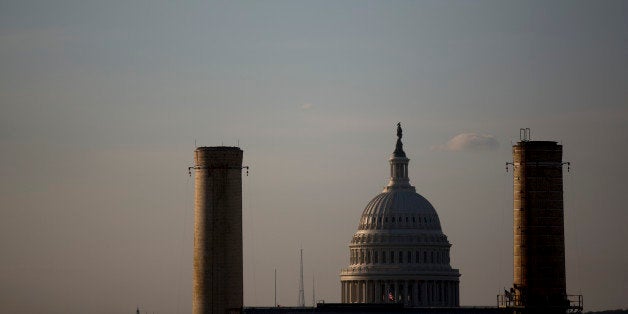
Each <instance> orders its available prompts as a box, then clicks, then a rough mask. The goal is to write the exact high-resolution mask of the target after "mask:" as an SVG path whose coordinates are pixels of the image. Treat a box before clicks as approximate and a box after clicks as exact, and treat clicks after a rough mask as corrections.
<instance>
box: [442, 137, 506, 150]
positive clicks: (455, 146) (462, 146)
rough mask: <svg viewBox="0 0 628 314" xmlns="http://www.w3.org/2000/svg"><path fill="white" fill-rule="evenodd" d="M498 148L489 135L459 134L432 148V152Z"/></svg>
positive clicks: (495, 141)
mask: <svg viewBox="0 0 628 314" xmlns="http://www.w3.org/2000/svg"><path fill="white" fill-rule="evenodd" d="M497 147H499V143H498V142H497V140H496V139H495V137H493V136H492V135H490V134H477V133H460V134H458V135H456V136H454V137H452V138H451V139H450V140H449V141H447V143H445V144H442V145H436V146H433V147H432V149H433V150H442V151H452V152H459V151H486V150H494V149H496V148H497Z"/></svg>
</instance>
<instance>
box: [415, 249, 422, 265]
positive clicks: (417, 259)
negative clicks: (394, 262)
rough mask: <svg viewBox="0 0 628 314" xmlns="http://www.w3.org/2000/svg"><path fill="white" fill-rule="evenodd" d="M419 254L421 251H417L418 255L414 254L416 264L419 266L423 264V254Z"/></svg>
mask: <svg viewBox="0 0 628 314" xmlns="http://www.w3.org/2000/svg"><path fill="white" fill-rule="evenodd" d="M419 253H420V252H419V251H416V253H415V254H414V255H415V256H414V262H415V263H417V264H419V263H421V254H419Z"/></svg>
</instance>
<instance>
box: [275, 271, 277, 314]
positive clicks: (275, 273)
mask: <svg viewBox="0 0 628 314" xmlns="http://www.w3.org/2000/svg"><path fill="white" fill-rule="evenodd" d="M275 307H277V268H275Z"/></svg>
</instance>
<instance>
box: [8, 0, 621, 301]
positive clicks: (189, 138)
mask: <svg viewBox="0 0 628 314" xmlns="http://www.w3.org/2000/svg"><path fill="white" fill-rule="evenodd" d="M627 82H628V2H626V1H610V0H607V1H558V0H557V1H549V2H547V1H401V0H399V1H349V0H347V1H176V2H175V1H159V0H150V1H149V0H136V1H89V0H88V1H31V0H25V1H0V147H1V148H0V149H1V150H0V152H1V154H0V251H1V252H2V253H1V254H0V312H3V313H43V312H45V313H132V312H133V311H134V310H135V309H136V307H140V309H141V310H142V311H148V312H151V313H153V312H154V313H189V312H191V306H192V302H191V300H192V245H193V232H192V226H193V224H194V215H193V191H194V184H193V180H191V178H190V177H189V176H188V173H187V167H188V166H190V165H192V162H193V151H194V148H195V146H217V145H228V146H233V145H239V146H240V147H241V148H242V149H243V150H244V164H245V165H248V166H250V172H249V175H248V176H246V175H245V176H244V177H243V193H244V197H243V220H244V221H243V224H244V232H243V243H244V285H245V287H244V303H245V305H246V306H264V305H266V306H268V305H272V304H273V302H274V294H273V291H274V289H273V274H274V270H275V269H276V270H277V281H278V295H277V299H278V303H279V304H282V305H295V304H296V303H297V300H298V286H299V285H298V272H299V249H300V248H303V252H304V253H303V255H304V277H305V281H306V282H305V295H306V304H310V305H311V302H312V301H311V300H312V298H313V297H314V293H313V291H312V290H313V289H312V287H313V286H314V287H315V298H316V300H325V302H339V301H340V279H339V272H340V270H341V269H342V268H343V267H346V266H347V265H348V252H349V251H348V244H349V241H350V240H351V237H352V235H353V233H354V232H355V231H356V230H357V226H358V221H359V218H360V215H361V213H362V210H363V209H364V207H365V206H366V204H367V203H368V201H369V200H370V199H371V198H373V197H374V196H376V195H377V194H378V193H380V192H381V190H382V188H383V187H384V186H385V185H386V183H387V179H388V178H387V176H388V158H389V156H390V154H391V153H392V151H393V150H394V145H395V140H396V123H397V122H401V123H402V126H403V128H404V150H405V151H406V153H407V155H408V157H409V158H410V159H411V161H410V168H409V175H410V179H411V182H412V184H413V185H414V186H416V189H417V192H418V193H420V194H421V195H423V196H425V197H426V198H427V199H428V200H429V201H430V202H431V203H432V204H433V205H434V207H435V208H436V210H437V212H438V214H439V217H440V221H441V224H442V227H443V231H444V233H445V234H446V235H447V236H448V238H449V241H450V242H451V243H452V244H453V246H452V249H451V264H452V266H453V267H455V268H458V269H459V270H460V273H461V274H462V277H461V279H460V280H461V284H460V297H461V304H462V305H494V304H495V295H496V294H498V293H499V292H501V291H503V288H504V287H510V286H511V285H512V172H506V170H505V163H506V162H507V161H511V160H512V152H511V146H512V144H513V143H515V142H516V141H518V140H519V129H520V128H530V129H531V137H532V139H533V140H553V141H557V142H559V143H561V144H562V145H563V148H564V160H565V161H570V162H571V169H570V172H565V173H564V191H565V224H566V226H565V236H566V256H567V265H566V266H567V287H568V293H570V294H583V295H584V306H585V310H605V309H617V308H628V299H627V298H626V297H625V295H626V291H628V271H627V270H626V265H628V250H626V239H628V228H626V222H627V221H628V214H627V213H626V212H627V211H626V205H625V200H624V197H623V196H624V193H625V191H626V190H627V189H628V184H627V183H626V179H625V178H626V177H628V167H627V166H626V162H625V161H626V160H627V159H628V148H627V144H628V88H627V87H628V86H627V85H626V84H627Z"/></svg>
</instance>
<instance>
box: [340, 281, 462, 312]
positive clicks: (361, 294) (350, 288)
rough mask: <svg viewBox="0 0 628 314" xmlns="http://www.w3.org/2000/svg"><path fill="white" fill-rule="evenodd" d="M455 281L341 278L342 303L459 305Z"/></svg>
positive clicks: (456, 282) (457, 283)
mask: <svg viewBox="0 0 628 314" xmlns="http://www.w3.org/2000/svg"><path fill="white" fill-rule="evenodd" d="M458 285H459V282H458V281H450V280H387V279H383V280H351V281H342V288H341V290H342V302H343V303H403V304H405V305H406V306H459V304H460V301H459V295H458V291H459V290H458Z"/></svg>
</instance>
